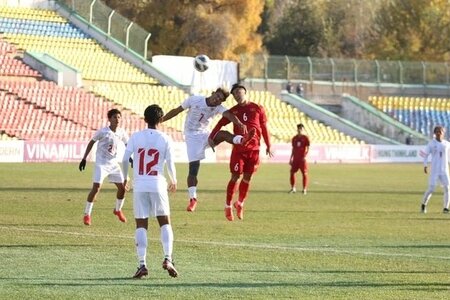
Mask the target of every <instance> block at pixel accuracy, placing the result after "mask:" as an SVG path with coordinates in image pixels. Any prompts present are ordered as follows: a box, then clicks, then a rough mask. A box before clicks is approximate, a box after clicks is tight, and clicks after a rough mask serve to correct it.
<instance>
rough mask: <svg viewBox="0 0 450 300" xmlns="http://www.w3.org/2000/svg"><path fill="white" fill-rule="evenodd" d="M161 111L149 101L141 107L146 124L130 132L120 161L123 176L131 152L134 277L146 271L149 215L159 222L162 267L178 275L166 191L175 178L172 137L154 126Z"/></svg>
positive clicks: (160, 116) (125, 173) (174, 189)
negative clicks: (162, 258) (173, 258)
mask: <svg viewBox="0 0 450 300" xmlns="http://www.w3.org/2000/svg"><path fill="white" fill-rule="evenodd" d="M163 115H164V113H163V111H162V109H161V108H160V107H159V106H158V105H150V106H148V107H147V108H146V109H145V112H144V118H145V122H146V123H147V124H148V128H147V129H145V130H141V131H138V132H136V133H134V134H133V135H132V136H131V138H130V140H129V141H128V145H127V148H126V150H125V155H124V157H123V161H122V162H123V172H124V175H125V176H127V174H128V160H129V158H130V157H131V155H133V161H134V169H133V178H134V191H133V208H134V217H135V219H136V234H135V239H136V252H137V256H138V260H139V267H138V270H137V271H136V274H135V275H134V276H133V277H134V278H142V277H143V276H147V275H148V270H147V263H146V256H147V229H148V218H149V217H156V219H157V220H158V223H159V226H160V231H161V243H162V247H163V251H164V261H163V268H164V269H165V270H167V271H168V273H169V275H170V276H172V277H177V275H178V272H177V270H176V269H175V267H174V264H173V262H172V249H173V231H172V225H171V224H170V206H169V196H168V194H167V190H169V191H171V192H175V191H176V189H177V180H176V170H175V163H174V157H173V147H172V140H171V138H170V137H169V136H168V135H167V134H165V133H163V132H161V131H159V130H158V127H159V124H160V123H161V122H162V118H163ZM166 163H167V171H168V175H169V178H170V183H169V186H167V181H166V177H165V176H164V166H165V165H166Z"/></svg>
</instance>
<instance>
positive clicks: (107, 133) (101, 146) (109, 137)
mask: <svg viewBox="0 0 450 300" xmlns="http://www.w3.org/2000/svg"><path fill="white" fill-rule="evenodd" d="M92 140H94V141H96V142H97V141H98V144H97V152H96V154H95V162H96V163H97V164H100V165H106V164H110V163H117V162H120V161H117V148H118V146H119V143H120V142H123V143H124V145H125V144H126V143H127V141H128V134H127V133H126V131H125V130H124V129H123V128H117V129H116V131H115V132H114V131H112V130H111V128H109V127H104V128H101V129H99V130H97V131H96V132H95V134H94V136H93V137H92ZM122 151H123V148H122ZM119 159H120V158H119Z"/></svg>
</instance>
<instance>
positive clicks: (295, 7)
mask: <svg viewBox="0 0 450 300" xmlns="http://www.w3.org/2000/svg"><path fill="white" fill-rule="evenodd" d="M380 1H381V0H372V1H363V0H347V1H330V0H316V1H309V0H299V1H287V0H285V1H284V5H283V6H282V7H278V9H277V8H275V9H272V11H269V14H271V16H269V17H266V18H265V19H267V20H268V21H267V24H266V26H267V29H268V30H267V31H268V34H266V35H265V39H264V41H265V45H266V46H267V48H268V49H269V51H270V52H271V53H276V54H288V55H300V56H318V57H352V58H359V57H362V56H364V47H365V40H366V38H367V36H368V32H369V28H370V26H371V24H372V20H373V18H374V12H375V11H376V8H377V7H378V6H379V5H380ZM280 10H281V11H282V12H283V13H282V14H280Z"/></svg>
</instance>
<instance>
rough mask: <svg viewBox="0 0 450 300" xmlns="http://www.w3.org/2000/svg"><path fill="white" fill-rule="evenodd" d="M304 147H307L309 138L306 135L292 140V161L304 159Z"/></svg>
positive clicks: (297, 136)
mask: <svg viewBox="0 0 450 300" xmlns="http://www.w3.org/2000/svg"><path fill="white" fill-rule="evenodd" d="M306 147H309V138H308V137H307V136H306V135H303V134H302V135H296V136H294V137H293V138H292V153H293V158H292V159H293V160H294V161H300V160H303V159H305V156H306Z"/></svg>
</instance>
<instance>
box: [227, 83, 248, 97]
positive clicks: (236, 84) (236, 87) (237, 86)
mask: <svg viewBox="0 0 450 300" xmlns="http://www.w3.org/2000/svg"><path fill="white" fill-rule="evenodd" d="M239 88H241V89H244V90H245V92H246V93H247V89H246V88H245V86H243V85H242V84H240V83H235V84H233V86H232V87H231V90H230V94H233V91H234V90H235V89H239Z"/></svg>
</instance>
